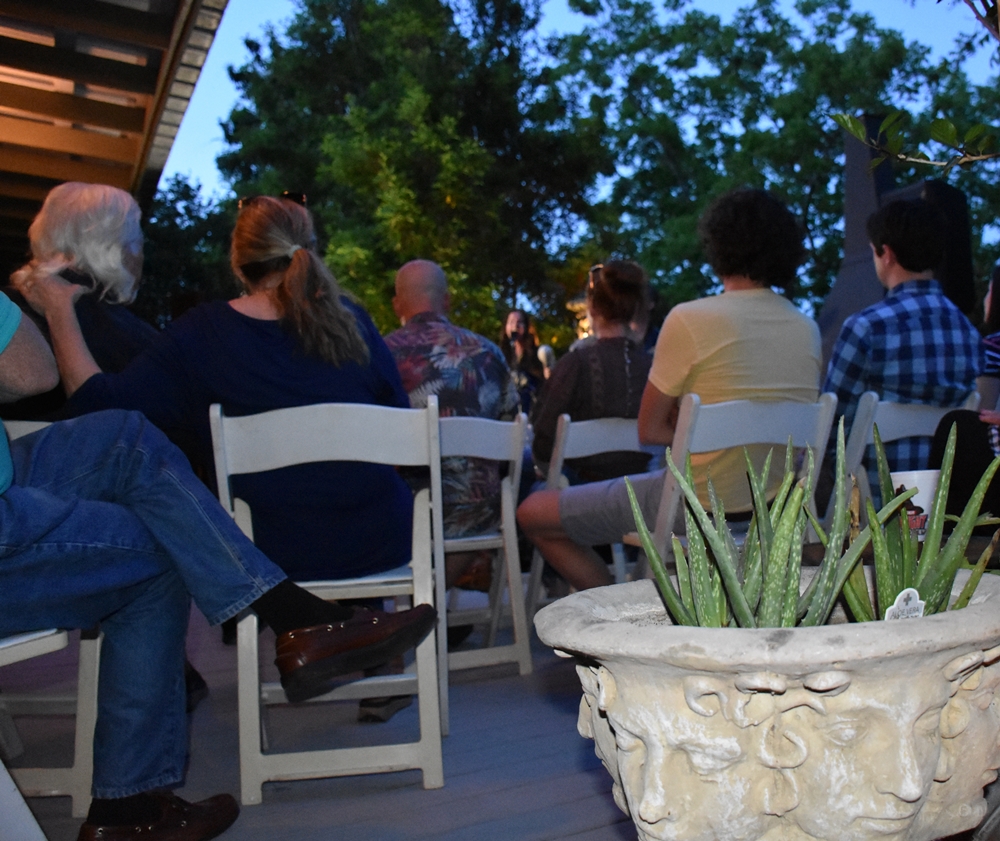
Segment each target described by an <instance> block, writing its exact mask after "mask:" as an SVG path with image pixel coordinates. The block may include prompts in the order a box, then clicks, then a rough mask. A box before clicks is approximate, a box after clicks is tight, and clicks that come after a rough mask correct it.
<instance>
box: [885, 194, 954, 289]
mask: <svg viewBox="0 0 1000 841" xmlns="http://www.w3.org/2000/svg"><path fill="white" fill-rule="evenodd" d="M866 228H867V231H868V239H869V240H870V241H871V244H872V245H873V246H874V247H875V251H876V253H877V254H878V255H879V256H880V257H881V256H882V246H884V245H888V246H889V247H890V248H891V249H892V250H893V253H894V254H895V255H896V260H897V262H898V263H899V265H900V266H902V267H903V268H904V269H906V270H907V271H908V272H925V271H927V270H928V269H936V268H937V267H938V266H939V265H941V261H942V260H944V253H945V249H946V248H947V246H948V240H947V234H946V231H947V229H948V221H947V219H945V217H944V214H943V213H942V212H941V211H940V210H939V209H938V207H937V206H936V205H934V204H931V203H930V202H929V201H926V200H924V199H898V200H897V201H893V202H889V204H887V205H885V207H880V208H879V209H878V210H876V211H875V212H874V213H873V214H872V215H871V216H869V217H868V222H867V225H866Z"/></svg>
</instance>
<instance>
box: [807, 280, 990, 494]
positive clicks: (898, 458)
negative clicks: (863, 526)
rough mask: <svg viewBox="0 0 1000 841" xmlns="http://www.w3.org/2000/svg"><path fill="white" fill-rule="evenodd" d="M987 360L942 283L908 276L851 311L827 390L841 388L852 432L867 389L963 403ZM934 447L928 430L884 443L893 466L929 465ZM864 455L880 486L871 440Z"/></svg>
mask: <svg viewBox="0 0 1000 841" xmlns="http://www.w3.org/2000/svg"><path fill="white" fill-rule="evenodd" d="M984 367H985V353H984V350H983V344H982V340H981V339H980V336H979V333H978V332H977V331H976V329H975V328H974V327H973V326H972V324H971V323H970V322H969V320H968V319H967V318H966V317H965V316H964V315H962V313H961V311H960V310H959V309H958V307H956V306H955V305H954V304H953V303H952V302H951V301H949V300H948V299H947V298H946V297H945V296H944V293H943V292H942V291H941V286H940V284H939V283H938V282H937V281H936V280H909V281H906V282H905V283H901V284H899V285H898V286H896V287H895V288H893V289H890V290H889V291H888V292H887V293H886V296H885V298H884V299H883V300H882V301H881V302H879V303H877V304H872V305H871V306H870V307H866V308H865V309H863V310H861V312H858V313H855V314H854V315H851V316H848V318H847V320H846V321H845V322H844V326H843V327H842V328H841V330H840V337H839V338H838V339H837V345H836V347H835V348H834V350H833V356H832V357H831V359H830V367H829V369H828V371H827V375H826V382H825V383H824V385H823V391H832V392H833V393H834V394H836V395H837V401H838V402H837V408H838V412H839V413H842V414H843V415H844V429H845V432H846V433H850V428H851V423H852V422H853V421H854V414H855V412H856V411H857V408H858V400H859V398H860V397H861V395H862V394H863V393H864V392H866V391H874V392H877V393H878V394H879V396H880V397H881V399H882V400H891V401H893V402H895V403H926V404H928V405H931V406H947V407H951V406H960V405H961V404H962V402H963V401H964V400H965V398H966V397H968V396H969V395H970V394H971V393H972V392H973V391H974V390H975V388H976V377H977V376H978V375H979V374H980V373H982V372H983V370H984ZM834 428H836V427H834ZM835 440H836V439H835V438H834V439H833V442H834V443H835ZM930 451H931V439H930V438H926V437H921V438H901V439H899V440H898V441H890V442H889V443H887V444H886V445H885V452H886V457H887V458H888V460H889V466H890V468H891V469H893V470H922V469H925V468H926V467H927V461H928V459H929V458H930ZM866 462H867V464H868V473H869V482H870V484H871V487H872V489H873V491H876V490H877V488H878V474H877V472H876V469H875V448H874V447H869V448H868V452H867V453H866Z"/></svg>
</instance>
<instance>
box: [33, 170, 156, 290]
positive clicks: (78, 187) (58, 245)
mask: <svg viewBox="0 0 1000 841" xmlns="http://www.w3.org/2000/svg"><path fill="white" fill-rule="evenodd" d="M141 215H142V214H141V212H140V210H139V205H137V204H136V202H135V199H133V198H132V196H130V195H129V194H128V193H126V192H125V191H124V190H119V189H118V188H117V187H109V186H108V185H106V184H83V183H81V182H79V181H67V182H66V183H65V184H60V185H59V186H58V187H53V188H52V190H50V191H49V194H48V195H47V196H46V197H45V203H44V204H43V205H42V209H41V210H40V211H39V212H38V215H37V216H36V217H35V220H34V221H33V222H32V223H31V227H30V228H29V229H28V236H29V237H30V238H31V253H32V256H33V257H34V258H35V259H36V260H38V261H41V262H44V261H47V260H52V259H55V258H58V257H59V255H65V256H66V257H68V258H69V259H70V260H72V262H73V265H74V266H75V267H76V268H77V269H79V270H80V271H81V272H85V273H86V274H89V275H90V276H91V277H93V279H94V282H95V283H96V285H97V290H98V294H99V295H100V297H101V298H104V299H106V300H108V301H110V302H111V303H115V304H127V303H130V302H131V301H133V300H134V299H135V293H136V291H137V288H138V285H139V278H137V277H135V276H134V275H133V274H132V273H131V272H130V271H129V270H128V269H126V268H125V266H124V265H123V263H122V258H123V257H124V255H125V253H126V252H127V251H128V252H131V253H132V254H139V253H141V251H142V228H141V227H140V226H139V219H140V217H141Z"/></svg>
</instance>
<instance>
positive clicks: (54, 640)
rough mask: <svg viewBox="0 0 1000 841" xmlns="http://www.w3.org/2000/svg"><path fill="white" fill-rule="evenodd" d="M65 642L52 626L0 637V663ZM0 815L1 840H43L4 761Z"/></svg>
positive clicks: (0, 773) (38, 654) (56, 647)
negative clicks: (46, 629) (43, 629)
mask: <svg viewBox="0 0 1000 841" xmlns="http://www.w3.org/2000/svg"><path fill="white" fill-rule="evenodd" d="M68 644H69V635H68V634H67V633H66V632H65V631H58V630H56V629H54V628H53V629H50V630H48V631H34V632H33V633H29V634H18V635H17V636H13V637H6V638H4V639H0V666H7V665H10V664H11V663H18V662H20V661H21V660H28V659H31V658H32V657H41V656H42V655H43V654H49V653H50V652H52V651H59V650H60V649H62V648H65V647H66V646H67V645H68ZM15 735H16V734H15ZM29 796H31V795H30V793H29ZM0 815H2V816H3V817H2V819H0V841H45V833H44V832H42V828H41V827H40V826H39V825H38V821H37V820H35V816H34V815H33V814H31V810H30V809H29V808H28V804H27V803H25V802H24V797H23V796H22V794H21V792H20V791H19V790H18V788H17V786H16V785H14V780H13V779H11V776H10V773H9V772H8V771H7V768H6V766H5V765H4V764H3V763H0Z"/></svg>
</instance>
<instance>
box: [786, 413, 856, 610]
mask: <svg viewBox="0 0 1000 841" xmlns="http://www.w3.org/2000/svg"><path fill="white" fill-rule="evenodd" d="M834 472H835V475H834V485H833V494H834V496H833V499H834V504H833V521H832V523H831V525H830V534H829V537H828V540H827V544H826V551H825V552H824V553H823V561H822V563H821V564H820V567H819V569H818V570H817V571H816V575H815V576H813V580H812V581H810V582H809V586H808V587H807V588H806V591H805V593H803V594H802V596H801V597H800V599H799V604H798V608H797V612H798V615H800V616H803V615H804V618H803V620H802V624H803V625H816V624H819V621H818V620H819V617H820V616H821V615H822V614H823V612H824V610H825V606H826V604H827V602H828V601H830V602H831V603H832V599H831V594H830V592H829V589H830V587H831V586H832V583H833V579H834V577H835V575H836V572H837V559H838V558H839V557H840V553H841V551H842V549H843V546H844V538H845V537H846V536H847V526H848V523H847V496H846V493H845V483H846V475H845V474H846V470H845V468H844V418H843V417H841V418H840V422H839V423H838V425H837V458H836V466H835V468H834ZM845 578H846V576H845ZM834 598H835V596H834ZM831 609H832V606H831ZM823 621H825V617H824V620H823Z"/></svg>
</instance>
